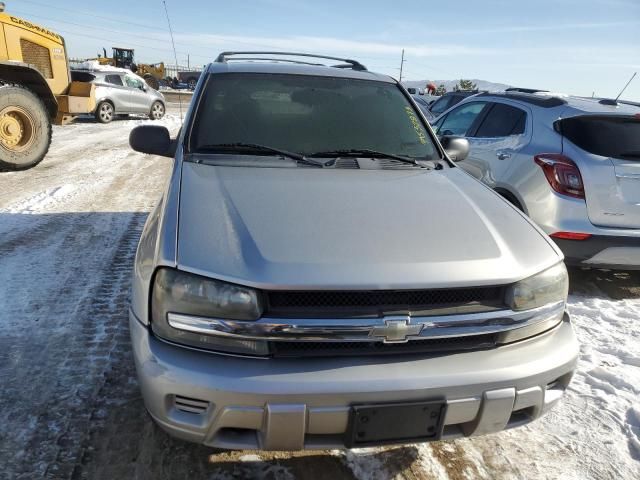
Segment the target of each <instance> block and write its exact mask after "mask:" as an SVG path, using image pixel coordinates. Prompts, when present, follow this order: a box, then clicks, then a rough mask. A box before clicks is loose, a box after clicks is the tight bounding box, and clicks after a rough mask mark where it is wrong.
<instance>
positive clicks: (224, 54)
mask: <svg viewBox="0 0 640 480" xmlns="http://www.w3.org/2000/svg"><path fill="white" fill-rule="evenodd" d="M234 55H283V56H289V57H309V58H322V59H324V60H338V61H340V62H345V63H348V64H349V65H350V66H351V68H352V69H354V70H361V71H366V70H367V67H365V66H364V65H362V64H361V63H360V62H358V61H357V60H351V59H349V58H340V57H330V56H327V55H314V54H312V53H297V52H256V51H237V52H222V53H221V54H220V55H218V58H216V63H224V62H226V61H227V57H231V56H234Z"/></svg>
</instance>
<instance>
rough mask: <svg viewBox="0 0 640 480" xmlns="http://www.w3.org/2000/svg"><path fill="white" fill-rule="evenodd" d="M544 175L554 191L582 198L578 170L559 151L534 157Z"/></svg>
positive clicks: (582, 187)
mask: <svg viewBox="0 0 640 480" xmlns="http://www.w3.org/2000/svg"><path fill="white" fill-rule="evenodd" d="M534 160H535V162H536V163H537V164H538V165H540V166H541V167H542V171H543V172H544V176H545V177H547V181H548V182H549V185H551V188H553V189H554V190H555V191H556V192H558V193H560V194H562V195H567V196H568V197H573V198H584V184H583V183H582V176H581V175H580V170H578V167H577V166H576V164H575V163H573V161H572V160H571V159H570V158H568V157H565V156H564V155H562V154H559V153H541V154H540V155H536V156H535V157H534Z"/></svg>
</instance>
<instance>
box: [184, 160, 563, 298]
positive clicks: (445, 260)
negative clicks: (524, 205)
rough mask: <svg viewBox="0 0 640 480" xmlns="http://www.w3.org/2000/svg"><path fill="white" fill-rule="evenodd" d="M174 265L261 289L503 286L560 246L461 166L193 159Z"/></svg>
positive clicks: (187, 168) (552, 259)
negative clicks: (282, 164)
mask: <svg viewBox="0 0 640 480" xmlns="http://www.w3.org/2000/svg"><path fill="white" fill-rule="evenodd" d="M180 196H181V198H180V207H179V219H178V242H177V264H178V267H179V268H181V269H183V270H186V271H190V272H193V273H199V274H202V275H206V276H209V277H213V278H218V279H222V280H227V281H231V282H235V283H240V284H244V285H250V286H255V287H259V288H292V289H314V288H315V289H351V288H352V289H405V288H406V289H410V288H433V287H440V288H443V287H454V286H469V285H495V284H504V283H510V282H513V281H517V280H520V279H522V278H525V277H527V276H529V275H533V274H535V273H537V272H539V271H541V270H543V269H544V268H546V267H549V266H551V265H553V264H555V263H557V262H558V261H559V260H560V259H561V258H562V257H561V254H560V253H559V251H558V250H557V249H556V248H555V247H554V246H552V245H553V244H552V242H551V241H550V240H549V239H548V238H547V237H546V235H544V234H543V233H542V232H541V231H540V230H539V229H537V227H534V226H533V225H532V224H531V222H530V221H529V220H528V219H526V217H524V215H522V214H521V213H520V212H518V211H516V210H515V209H514V208H513V207H512V206H511V205H509V204H507V202H506V201H503V200H502V199H501V198H500V197H498V196H497V195H496V194H495V193H494V192H492V191H491V190H489V189H488V188H486V187H484V186H483V185H482V184H480V183H479V182H477V181H476V180H474V179H472V178H471V177H470V176H468V175H467V174H466V173H464V172H462V171H461V170H460V169H459V168H448V169H444V170H440V171H433V170H432V171H427V170H413V169H406V170H344V169H335V170H334V169H325V170H320V169H315V168H255V167H254V168H251V167H240V166H238V167H228V166H211V165H203V164H195V163H191V162H185V163H184V164H183V171H182V183H181V192H180Z"/></svg>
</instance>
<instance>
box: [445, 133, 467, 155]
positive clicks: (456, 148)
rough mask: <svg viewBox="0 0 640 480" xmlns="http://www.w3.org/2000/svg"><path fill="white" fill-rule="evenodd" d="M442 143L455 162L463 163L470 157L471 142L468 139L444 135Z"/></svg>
mask: <svg viewBox="0 0 640 480" xmlns="http://www.w3.org/2000/svg"><path fill="white" fill-rule="evenodd" d="M440 143H441V144H442V148H444V151H445V152H446V154H447V155H448V157H449V158H450V159H451V160H452V161H453V162H461V161H462V160H464V159H465V158H467V156H468V155H469V140H467V139H466V138H463V137H455V136H452V135H444V136H442V137H441V138H440Z"/></svg>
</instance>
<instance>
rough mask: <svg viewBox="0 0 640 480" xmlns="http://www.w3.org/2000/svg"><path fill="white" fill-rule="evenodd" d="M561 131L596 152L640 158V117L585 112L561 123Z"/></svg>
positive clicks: (617, 156)
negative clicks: (594, 114)
mask: <svg viewBox="0 0 640 480" xmlns="http://www.w3.org/2000/svg"><path fill="white" fill-rule="evenodd" d="M557 128H558V129H559V131H560V133H562V135H564V136H565V137H566V138H568V139H569V140H571V142H573V143H574V144H575V145H576V146H578V147H580V148H581V149H582V150H585V151H587V152H589V153H592V154H594V155H600V156H603V157H611V158H623V159H628V160H638V161H640V118H638V117H623V116H616V117H598V116H590V115H584V116H579V117H571V118H565V119H564V120H560V121H559V122H558V123H557Z"/></svg>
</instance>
